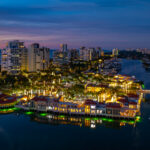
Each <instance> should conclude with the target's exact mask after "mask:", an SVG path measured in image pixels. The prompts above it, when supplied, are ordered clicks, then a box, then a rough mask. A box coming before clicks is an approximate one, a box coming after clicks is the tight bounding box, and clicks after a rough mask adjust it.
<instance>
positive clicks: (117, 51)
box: [112, 48, 119, 56]
mask: <svg viewBox="0 0 150 150" xmlns="http://www.w3.org/2000/svg"><path fill="white" fill-rule="evenodd" d="M118 54H119V50H118V48H114V49H113V50H112V55H113V56H118Z"/></svg>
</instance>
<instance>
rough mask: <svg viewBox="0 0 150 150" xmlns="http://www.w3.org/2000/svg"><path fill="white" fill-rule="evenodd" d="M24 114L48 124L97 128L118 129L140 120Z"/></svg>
mask: <svg viewBox="0 0 150 150" xmlns="http://www.w3.org/2000/svg"><path fill="white" fill-rule="evenodd" d="M25 115H29V116H30V119H31V121H36V122H39V123H43V124H50V125H74V126H80V127H88V128H93V129H94V128H97V127H99V126H105V127H108V128H116V129H120V128H121V127H123V126H128V125H130V126H132V127H135V126H136V124H137V123H139V122H141V118H140V116H138V117H137V118H136V119H135V120H116V119H112V118H104V117H102V118H99V117H76V116H65V115H55V114H47V113H34V112H26V113H25Z"/></svg>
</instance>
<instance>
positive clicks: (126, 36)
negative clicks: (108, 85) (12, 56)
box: [0, 0, 150, 49]
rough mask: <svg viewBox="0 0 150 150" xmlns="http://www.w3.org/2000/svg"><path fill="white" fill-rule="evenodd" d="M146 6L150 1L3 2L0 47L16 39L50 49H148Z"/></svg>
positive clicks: (149, 35)
mask: <svg viewBox="0 0 150 150" xmlns="http://www.w3.org/2000/svg"><path fill="white" fill-rule="evenodd" d="M149 6H150V2H149V0H111V1H110V0H105V1H104V0H101V1H98V0H93V1H90V0H86V1H85V0H75V1H73V2H71V1H69V0H55V1H54V0H30V1H29V0H22V1H18V0H13V2H12V1H10V0H2V1H1V2H0V15H1V24H0V32H1V34H0V48H3V47H5V43H6V42H7V41H11V40H17V39H18V40H21V41H24V42H26V43H27V44H31V43H34V42H38V43H40V44H41V45H44V46H48V47H50V48H58V47H59V45H60V43H67V44H68V46H69V47H70V48H73V47H75V48H79V47H80V46H87V47H97V46H101V47H103V48H113V47H118V48H121V49H122V48H129V47H130V48H138V47H140V48H150V45H149V38H150V32H149V31H150V30H149V29H150V21H149V19H150V17H149V13H150V10H149Z"/></svg>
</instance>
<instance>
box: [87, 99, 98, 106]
mask: <svg viewBox="0 0 150 150" xmlns="http://www.w3.org/2000/svg"><path fill="white" fill-rule="evenodd" d="M84 104H85V105H96V104H97V103H96V102H95V101H93V100H90V99H87V100H86V101H85V103H84Z"/></svg>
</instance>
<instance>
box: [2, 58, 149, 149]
mask: <svg viewBox="0 0 150 150" xmlns="http://www.w3.org/2000/svg"><path fill="white" fill-rule="evenodd" d="M122 63H123V70H122V73H123V74H129V75H135V76H136V77H137V78H138V79H139V80H143V81H144V82H145V87H146V88H149V89H150V73H149V72H146V71H145V69H144V68H143V67H142V64H141V62H140V61H135V60H134V61H133V60H123V61H122ZM147 97H148V96H147ZM141 112H142V120H141V122H140V123H137V124H136V125H135V126H133V125H129V124H127V125H125V126H121V127H120V126H119V123H116V122H111V121H110V122H107V123H105V122H104V123H103V122H101V123H100V124H98V125H97V126H96V128H94V129H93V128H90V127H85V124H83V125H82V124H81V126H80V125H78V124H77V125H75V124H70V123H68V124H66V122H65V121H64V122H63V121H62V122H60V121H57V120H56V121H53V122H49V123H48V121H47V120H44V119H43V120H42V119H41V121H42V122H43V123H40V122H37V121H34V120H37V118H36V117H33V118H32V117H31V116H30V115H25V114H19V113H13V114H7V115H0V150H46V149H48V150H63V149H64V150H68V149H69V150H78V149H82V150H86V149H90V150H97V149H99V150H101V149H102V150H103V149H104V150H105V149H108V150H109V149H114V150H130V149H131V150H136V149H138V150H142V149H143V150H149V149H150V120H148V118H149V117H150V103H149V98H147V100H146V102H144V103H143V104H142V108H141ZM50 117H51V116H50ZM39 120H40V118H39ZM87 121H88V120H87Z"/></svg>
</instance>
